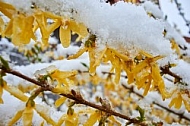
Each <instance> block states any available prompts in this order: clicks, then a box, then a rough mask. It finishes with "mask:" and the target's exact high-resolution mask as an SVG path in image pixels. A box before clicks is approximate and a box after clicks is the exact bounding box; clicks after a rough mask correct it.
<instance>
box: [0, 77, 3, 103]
mask: <svg viewBox="0 0 190 126" xmlns="http://www.w3.org/2000/svg"><path fill="white" fill-rule="evenodd" d="M0 81H1V80H0ZM2 95H3V86H2V85H0V104H3V99H2Z"/></svg>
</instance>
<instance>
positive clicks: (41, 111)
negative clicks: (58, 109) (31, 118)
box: [35, 104, 56, 126]
mask: <svg viewBox="0 0 190 126" xmlns="http://www.w3.org/2000/svg"><path fill="white" fill-rule="evenodd" d="M35 110H36V112H37V113H38V114H39V115H40V116H41V117H42V118H43V119H44V120H46V122H47V123H49V124H51V125H53V126H56V122H55V121H54V120H53V119H52V118H51V117H50V115H49V113H47V112H48V110H47V109H45V107H44V106H42V105H38V104H36V107H35Z"/></svg>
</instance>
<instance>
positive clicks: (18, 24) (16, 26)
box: [3, 14, 36, 46]
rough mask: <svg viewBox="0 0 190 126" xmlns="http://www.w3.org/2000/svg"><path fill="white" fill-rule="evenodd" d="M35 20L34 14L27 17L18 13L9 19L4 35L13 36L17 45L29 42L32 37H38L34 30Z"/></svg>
mask: <svg viewBox="0 0 190 126" xmlns="http://www.w3.org/2000/svg"><path fill="white" fill-rule="evenodd" d="M33 22H34V17H33V16H27V17H26V16H25V15H23V14H17V15H15V16H14V18H12V19H11V20H10V21H9V23H8V25H7V27H6V29H5V31H4V33H3V36H6V37H11V38H12V41H13V44H14V45H16V46H20V45H23V44H28V43H29V42H30V39H31V38H32V39H34V40H35V39H36V38H35V35H34V33H33V30H32V27H33V26H32V24H33ZM26 31H27V32H26Z"/></svg>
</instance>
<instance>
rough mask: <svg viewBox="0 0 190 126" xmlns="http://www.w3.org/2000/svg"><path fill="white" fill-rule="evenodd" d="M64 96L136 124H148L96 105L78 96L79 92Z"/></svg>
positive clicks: (144, 125) (145, 125)
mask: <svg viewBox="0 0 190 126" xmlns="http://www.w3.org/2000/svg"><path fill="white" fill-rule="evenodd" d="M61 95H62V96H64V97H67V98H69V99H72V100H74V101H75V102H76V104H83V105H87V106H90V107H92V108H96V109H98V110H100V111H103V112H106V113H109V114H110V115H114V116H117V117H120V118H122V119H125V120H128V121H129V122H131V123H135V124H139V125H141V126H147V124H145V123H143V122H140V121H139V120H138V119H136V118H130V117H128V116H126V115H123V114H121V113H118V112H116V111H113V110H111V109H108V108H105V107H102V106H101V105H96V104H94V103H91V102H89V101H86V100H84V99H83V98H82V97H81V96H78V94H76V95H71V94H61Z"/></svg>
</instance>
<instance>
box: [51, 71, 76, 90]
mask: <svg viewBox="0 0 190 126" xmlns="http://www.w3.org/2000/svg"><path fill="white" fill-rule="evenodd" d="M76 74H77V71H60V70H55V71H54V72H52V74H51V75H50V76H51V77H52V78H53V79H55V80H57V81H58V87H60V86H61V84H64V85H65V86H68V85H69V84H68V82H67V80H68V78H69V77H71V76H74V75H76Z"/></svg>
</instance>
